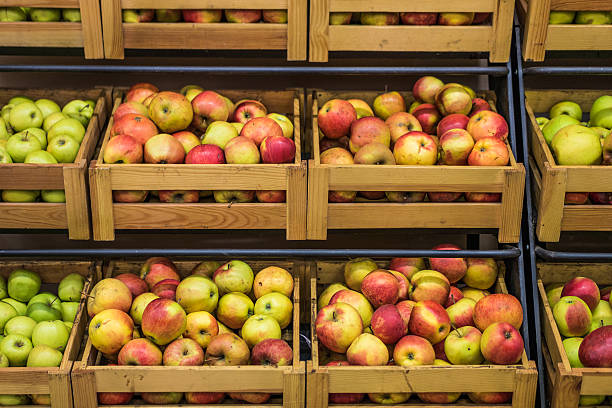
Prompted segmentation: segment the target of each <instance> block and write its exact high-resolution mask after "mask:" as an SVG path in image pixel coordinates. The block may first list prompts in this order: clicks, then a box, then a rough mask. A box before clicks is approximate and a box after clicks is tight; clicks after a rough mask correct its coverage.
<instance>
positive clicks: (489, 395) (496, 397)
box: [467, 392, 512, 404]
mask: <svg viewBox="0 0 612 408" xmlns="http://www.w3.org/2000/svg"><path fill="white" fill-rule="evenodd" d="M467 396H468V398H469V399H470V400H471V401H472V402H474V403H476V404H504V403H506V402H508V401H510V400H512V393H511V392H468V393H467Z"/></svg>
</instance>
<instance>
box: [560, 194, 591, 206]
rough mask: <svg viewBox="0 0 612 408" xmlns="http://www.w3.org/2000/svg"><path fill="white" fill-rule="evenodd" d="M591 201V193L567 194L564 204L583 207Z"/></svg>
mask: <svg viewBox="0 0 612 408" xmlns="http://www.w3.org/2000/svg"><path fill="white" fill-rule="evenodd" d="M588 200H589V193H565V200H564V201H563V203H564V204H573V205H582V204H586V202H587V201H588Z"/></svg>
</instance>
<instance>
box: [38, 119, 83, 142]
mask: <svg viewBox="0 0 612 408" xmlns="http://www.w3.org/2000/svg"><path fill="white" fill-rule="evenodd" d="M58 136H70V137H71V138H73V139H74V140H76V141H77V142H79V143H81V141H82V140H83V137H84V136H85V127H84V126H83V125H82V124H81V122H79V121H78V120H76V119H73V118H68V119H62V120H60V121H59V122H57V123H55V124H54V125H53V126H52V127H51V129H50V130H49V134H47V140H48V141H49V142H51V140H53V139H54V138H56V137H58Z"/></svg>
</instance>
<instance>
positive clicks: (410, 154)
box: [393, 132, 438, 165]
mask: <svg viewBox="0 0 612 408" xmlns="http://www.w3.org/2000/svg"><path fill="white" fill-rule="evenodd" d="M393 155H394V156H395V162H396V163H397V164H399V165H433V164H436V161H437V159H438V145H437V143H436V141H435V140H434V139H433V138H432V137H431V136H430V135H428V134H426V133H423V132H410V133H407V134H405V135H403V136H402V137H400V138H399V139H398V140H397V142H396V143H395V146H393Z"/></svg>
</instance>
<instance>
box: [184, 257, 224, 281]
mask: <svg viewBox="0 0 612 408" xmlns="http://www.w3.org/2000/svg"><path fill="white" fill-rule="evenodd" d="M220 266H221V262H217V261H202V262H200V263H199V264H197V265H196V266H194V268H193V269H192V270H191V274H192V275H201V276H205V277H207V278H211V277H212V274H213V273H214V272H215V271H216V270H217V268H219V267H220Z"/></svg>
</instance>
